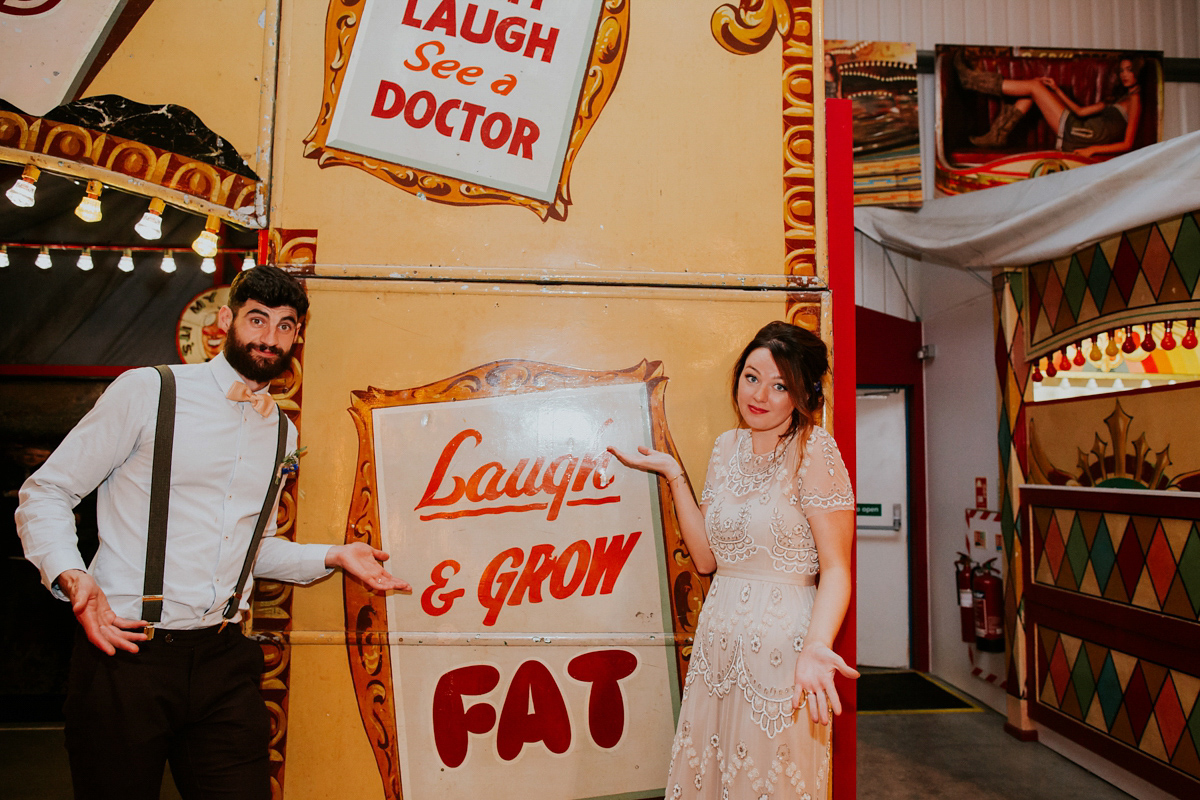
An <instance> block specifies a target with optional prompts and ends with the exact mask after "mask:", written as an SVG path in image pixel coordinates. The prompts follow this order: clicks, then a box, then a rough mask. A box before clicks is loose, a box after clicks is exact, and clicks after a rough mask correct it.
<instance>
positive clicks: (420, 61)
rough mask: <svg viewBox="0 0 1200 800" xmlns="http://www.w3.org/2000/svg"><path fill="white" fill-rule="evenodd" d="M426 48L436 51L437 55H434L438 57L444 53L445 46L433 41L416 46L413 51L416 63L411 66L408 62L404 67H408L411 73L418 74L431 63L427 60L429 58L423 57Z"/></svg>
mask: <svg viewBox="0 0 1200 800" xmlns="http://www.w3.org/2000/svg"><path fill="white" fill-rule="evenodd" d="M426 47H432V48H433V49H434V50H437V53H435V54H434V55H439V56H440V55H441V54H442V53H444V52H446V47H445V45H443V44H442V43H441V42H439V41H437V40H436V39H434V40H432V41H428V42H425V43H424V44H421V45H418V46H417V49H416V51H415V52H416V56H417V63H415V64H413V63H411V62H409V61H405V62H404V66H406V67H408V68H409V69H411V70H412V71H413V72H420V71H422V70H424V69H428V68H429V65H430V64H431V63H432V62H431V61H430V60H429V57H428V56H426V55H425V48H426Z"/></svg>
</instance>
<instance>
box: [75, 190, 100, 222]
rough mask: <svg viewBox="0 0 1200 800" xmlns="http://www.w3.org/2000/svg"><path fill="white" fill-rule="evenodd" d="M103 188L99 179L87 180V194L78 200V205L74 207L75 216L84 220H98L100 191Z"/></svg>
mask: <svg viewBox="0 0 1200 800" xmlns="http://www.w3.org/2000/svg"><path fill="white" fill-rule="evenodd" d="M103 190H104V184H102V183H100V181H88V185H87V194H85V195H84V196H83V199H82V200H80V201H79V205H78V206H76V207H75V216H77V217H79V218H80V219H81V220H83V221H84V222H99V221H100V192H102V191H103Z"/></svg>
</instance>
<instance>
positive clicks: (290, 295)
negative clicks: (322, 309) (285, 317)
mask: <svg viewBox="0 0 1200 800" xmlns="http://www.w3.org/2000/svg"><path fill="white" fill-rule="evenodd" d="M247 300H254V301H255V302H258V303H262V304H263V305H264V306H267V307H268V308H278V307H280V306H291V307H292V308H294V309H296V315H297V316H298V317H299V318H300V319H303V318H304V315H305V314H307V313H308V295H306V294H305V293H304V287H303V286H301V285H300V281H298V280H296V279H295V278H293V277H292V276H291V275H289V274H287V273H286V272H284V271H283V270H281V269H280V268H279V267H272V266H270V265H268V264H264V265H262V266H258V267H254V268H253V269H248V270H246V271H245V272H239V273H238V275H237V277H236V278H234V279H233V285H231V286H230V287H229V308H230V309H231V310H232V311H233V313H234V316H237V312H238V309H240V308H241V307H242V306H243V305H244V304H245V302H246V301H247Z"/></svg>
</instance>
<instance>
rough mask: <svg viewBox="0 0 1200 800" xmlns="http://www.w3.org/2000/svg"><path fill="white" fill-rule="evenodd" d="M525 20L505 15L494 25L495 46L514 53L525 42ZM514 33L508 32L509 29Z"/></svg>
mask: <svg viewBox="0 0 1200 800" xmlns="http://www.w3.org/2000/svg"><path fill="white" fill-rule="evenodd" d="M524 27H525V20H523V19H521V18H520V17H505V18H504V19H502V20H500V24H499V25H497V26H496V46H497V47H499V48H500V49H501V50H503V51H505V52H507V53H515V52H517V51H518V50H520V49H521V45H523V44H525V31H524V30H522V29H523V28H524ZM514 28H515V29H516V32H515V33H509V31H510V30H511V29H514Z"/></svg>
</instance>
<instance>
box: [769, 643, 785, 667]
mask: <svg viewBox="0 0 1200 800" xmlns="http://www.w3.org/2000/svg"><path fill="white" fill-rule="evenodd" d="M782 663H783V653H781V652H779V648H778V647H776V648H775V649H774V650H772V651H771V666H772V667H778V666H779V665H780V664H782Z"/></svg>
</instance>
